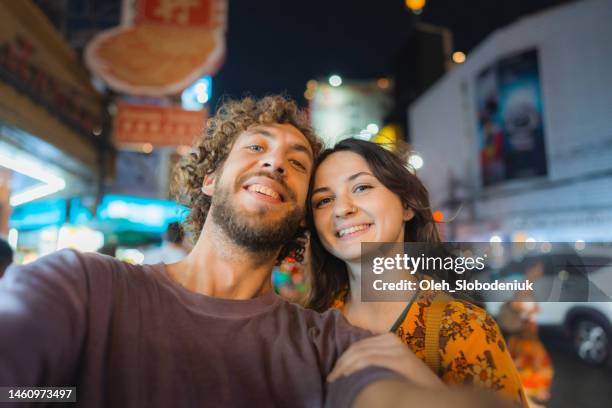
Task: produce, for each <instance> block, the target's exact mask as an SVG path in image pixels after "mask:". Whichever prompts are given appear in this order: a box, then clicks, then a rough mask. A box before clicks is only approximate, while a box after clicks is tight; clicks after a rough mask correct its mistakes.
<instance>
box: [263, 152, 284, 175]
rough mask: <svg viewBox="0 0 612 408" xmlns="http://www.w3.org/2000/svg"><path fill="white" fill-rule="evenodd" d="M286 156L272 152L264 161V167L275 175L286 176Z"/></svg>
mask: <svg viewBox="0 0 612 408" xmlns="http://www.w3.org/2000/svg"><path fill="white" fill-rule="evenodd" d="M285 162H286V160H285V155H284V154H283V153H282V152H279V151H271V152H270V153H269V154H268V155H266V157H264V158H263V160H262V167H264V168H266V169H268V170H271V171H272V172H274V173H278V174H285V166H286V164H285Z"/></svg>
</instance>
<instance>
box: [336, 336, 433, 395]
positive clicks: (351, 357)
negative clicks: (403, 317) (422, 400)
mask: <svg viewBox="0 0 612 408" xmlns="http://www.w3.org/2000/svg"><path fill="white" fill-rule="evenodd" d="M368 366H378V367H384V368H388V369H390V370H393V371H395V372H397V373H399V374H402V375H403V376H404V377H406V378H407V379H408V380H410V381H411V382H413V383H414V384H417V385H419V386H422V387H429V388H436V387H444V384H443V383H442V381H441V380H440V379H439V378H438V377H437V376H436V375H435V374H434V373H433V372H432V371H431V370H430V369H429V367H427V365H425V363H423V361H421V360H420V359H419V358H418V357H417V356H416V355H415V354H414V353H413V352H412V350H410V349H409V348H408V346H407V345H406V344H404V343H403V342H402V341H401V340H400V339H399V338H398V337H397V336H396V335H395V334H393V333H386V334H381V335H379V336H374V337H370V338H367V339H364V340H361V341H358V342H355V343H353V344H352V345H351V346H350V347H349V348H348V349H347V350H346V351H345V352H344V354H342V356H340V358H339V359H338V361H336V365H335V366H334V369H333V370H332V371H331V373H329V375H328V376H327V381H329V382H333V381H335V380H337V379H338V378H340V377H343V376H347V375H350V374H352V373H354V372H355V371H358V370H360V369H362V368H365V367H368Z"/></svg>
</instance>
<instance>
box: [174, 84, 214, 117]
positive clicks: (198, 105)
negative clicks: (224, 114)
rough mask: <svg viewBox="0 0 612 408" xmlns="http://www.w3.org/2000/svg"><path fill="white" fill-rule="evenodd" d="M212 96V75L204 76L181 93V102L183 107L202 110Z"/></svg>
mask: <svg viewBox="0 0 612 408" xmlns="http://www.w3.org/2000/svg"><path fill="white" fill-rule="evenodd" d="M211 97H212V77H210V76H204V77H202V78H200V79H198V80H197V81H195V82H194V83H193V84H191V85H189V87H188V88H187V89H185V90H184V91H183V93H182V94H181V103H182V105H183V109H187V110H195V111H197V110H201V109H202V108H203V107H204V104H205V103H207V102H208V101H209V100H210V98H211Z"/></svg>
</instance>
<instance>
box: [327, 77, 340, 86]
mask: <svg viewBox="0 0 612 408" xmlns="http://www.w3.org/2000/svg"><path fill="white" fill-rule="evenodd" d="M329 84H330V85H331V86H333V87H334V88H335V87H338V86H340V85H342V78H341V77H340V75H332V76H330V77H329Z"/></svg>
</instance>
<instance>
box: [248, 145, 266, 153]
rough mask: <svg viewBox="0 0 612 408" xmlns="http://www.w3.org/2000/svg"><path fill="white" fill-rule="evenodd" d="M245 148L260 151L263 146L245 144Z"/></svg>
mask: <svg viewBox="0 0 612 408" xmlns="http://www.w3.org/2000/svg"><path fill="white" fill-rule="evenodd" d="M247 149H249V150H251V151H254V152H262V151H263V147H261V146H260V145H250V146H247Z"/></svg>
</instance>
